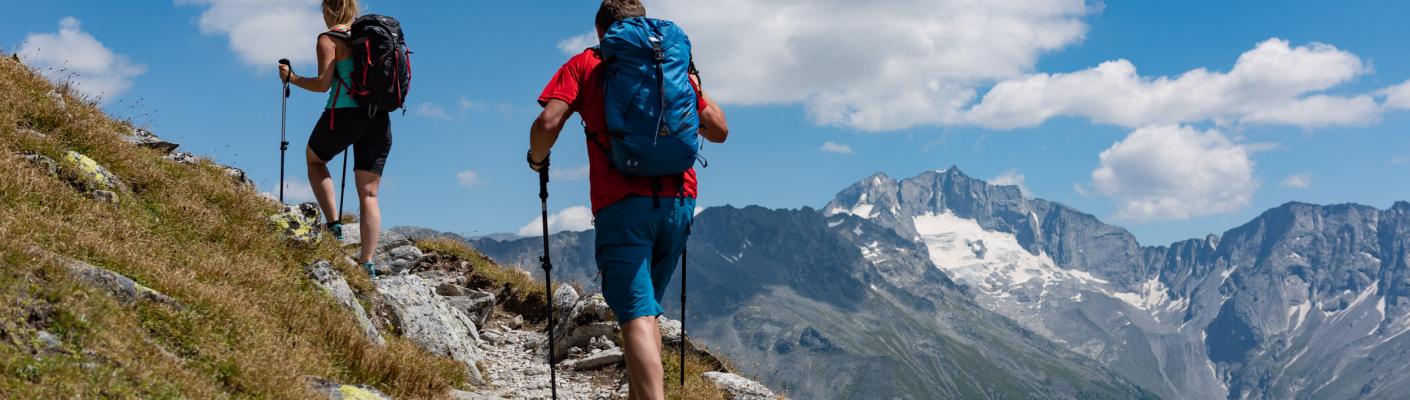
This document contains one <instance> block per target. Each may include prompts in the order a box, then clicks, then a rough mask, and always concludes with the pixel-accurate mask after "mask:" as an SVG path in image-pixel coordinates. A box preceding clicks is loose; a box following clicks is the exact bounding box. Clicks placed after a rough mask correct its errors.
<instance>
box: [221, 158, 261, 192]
mask: <svg viewBox="0 0 1410 400" xmlns="http://www.w3.org/2000/svg"><path fill="white" fill-rule="evenodd" d="M216 166H217V167H220V169H221V170H222V171H225V175H228V176H230V179H233V180H235V183H236V184H237V185H240V187H241V188H244V189H248V190H251V191H254V190H255V181H254V180H252V179H250V175H249V174H246V173H245V170H242V169H239V168H235V167H231V166H228V165H219V164H217V165H216Z"/></svg>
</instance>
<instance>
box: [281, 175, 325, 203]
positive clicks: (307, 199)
mask: <svg viewBox="0 0 1410 400" xmlns="http://www.w3.org/2000/svg"><path fill="white" fill-rule="evenodd" d="M270 189H271V190H270V191H269V195H270V197H273V198H276V199H278V198H279V185H278V184H274V185H271V186H270ZM284 201H285V202H287V203H291V204H298V203H311V202H317V201H318V198H316V197H314V196H313V187H312V186H309V184H308V182H305V181H303V180H297V179H295V180H287V179H286V180H284Z"/></svg>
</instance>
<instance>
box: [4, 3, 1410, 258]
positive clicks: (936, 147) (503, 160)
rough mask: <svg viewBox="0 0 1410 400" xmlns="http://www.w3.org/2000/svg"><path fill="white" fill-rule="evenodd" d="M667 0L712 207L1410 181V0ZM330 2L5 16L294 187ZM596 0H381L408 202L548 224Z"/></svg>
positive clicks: (1377, 200)
mask: <svg viewBox="0 0 1410 400" xmlns="http://www.w3.org/2000/svg"><path fill="white" fill-rule="evenodd" d="M645 3H646V5H647V9H648V13H649V14H650V15H651V16H653V17H661V18H667V19H672V20H674V21H676V22H678V23H679V24H681V25H682V27H683V28H684V29H685V30H686V32H687V33H688V34H689V35H691V38H692V42H693V44H694V49H695V54H696V59H697V61H698V64H700V68H701V70H702V75H703V80H704V84H705V89H706V90H707V91H708V92H710V93H711V95H712V96H713V97H715V98H716V99H717V100H719V101H720V102H721V103H722V105H723V108H724V110H725V112H726V114H727V116H728V118H729V122H730V127H731V131H732V132H731V136H730V140H729V141H728V143H725V144H719V145H715V144H707V145H706V146H705V148H704V150H703V154H704V156H705V157H706V158H708V159H709V161H710V166H709V167H708V168H703V169H700V170H699V174H700V177H701V180H702V182H701V197H700V199H699V204H700V205H701V206H704V207H712V206H721V205H735V206H744V205H761V206H765V207H771V208H799V207H803V206H809V207H814V208H818V207H821V206H822V205H824V204H826V203H827V202H828V201H829V200H830V199H831V198H832V196H833V195H834V194H835V193H836V192H838V191H840V190H842V189H844V188H845V187H847V186H849V185H850V184H852V183H854V182H856V181H858V180H860V179H862V178H864V177H867V176H869V175H871V174H873V173H876V172H884V173H886V174H887V175H889V176H892V177H894V178H898V179H900V178H906V177H911V176H915V175H918V174H919V173H921V172H922V171H926V170H933V169H941V168H946V167H949V166H951V165H956V166H958V167H959V168H960V169H961V170H962V171H964V172H965V173H967V174H969V175H971V176H974V177H977V178H982V179H986V180H989V181H991V182H995V183H1004V184H1016V185H1020V186H1021V187H1022V188H1023V190H1024V191H1025V192H1026V193H1028V195H1030V196H1033V197H1039V198H1044V199H1049V200H1054V201H1058V202H1061V203H1065V204H1068V205H1070V206H1073V207H1076V208H1078V209H1080V210H1083V211H1085V212H1089V213H1092V214H1095V215H1097V216H1099V217H1101V218H1103V219H1104V220H1106V221H1107V222H1110V223H1114V224H1117V225H1120V226H1123V227H1126V228H1128V229H1130V230H1131V231H1132V232H1133V233H1134V234H1136V236H1137V237H1138V238H1139V239H1140V240H1141V242H1142V243H1143V244H1147V245H1160V244H1168V243H1170V242H1172V241H1176V240H1182V239H1185V238H1192V237H1203V236H1204V235H1207V234H1211V233H1215V234H1218V233H1222V232H1224V231H1225V230H1228V229H1231V228H1234V227H1236V226H1239V225H1241V224H1243V223H1246V222H1247V221H1249V220H1250V219H1252V218H1254V217H1256V216H1257V215H1258V214H1259V213H1261V212H1263V211H1264V210H1266V209H1268V208H1272V207H1276V206H1278V205H1280V204H1283V203H1286V202H1290V201H1301V202H1310V203H1317V204H1333V203H1347V202H1354V203H1361V204H1367V205H1372V206H1375V207H1378V208H1382V209H1384V208H1387V207H1389V206H1390V205H1391V204H1392V203H1393V202H1395V201H1397V200H1410V185H1407V183H1410V132H1407V131H1408V130H1410V129H1407V128H1410V53H1407V52H1406V51H1404V49H1405V46H1404V44H1403V40H1404V38H1406V37H1410V24H1405V23H1403V21H1401V18H1400V16H1403V15H1406V13H1407V12H1410V3H1406V2H1401V1H1361V2H1323V1H1303V0H1292V1H1282V2H1229V1H1203V0H1201V1H1186V2H1149V1H1122V2H1110V3H1104V2H1096V1H1086V2H1084V1H1081V0H1009V1H972V0H931V1H922V0H888V1H881V2H855V1H848V0H812V1H802V0H774V1H767V2H760V1H751V0H718V1H711V2H700V1H690V0H647V1H646V2H645ZM318 4H319V2H318V1H317V0H311V1H310V0H298V1H294V0H289V1H285V0H174V1H166V0H153V1H140V2H112V1H87V0H71V1H59V2H5V4H3V5H0V14H2V15H9V16H21V17H22V18H13V17H12V18H8V19H7V23H6V24H3V25H0V49H3V50H4V51H5V52H6V53H19V54H20V55H21V57H22V58H23V59H25V60H26V62H27V63H29V64H30V65H34V66H38V67H40V68H45V71H47V74H48V75H49V76H50V77H51V79H55V80H70V81H73V82H74V83H75V84H76V85H77V87H78V89H79V90H80V91H82V92H83V93H85V94H86V95H89V96H93V97H94V98H97V99H100V101H101V104H102V105H103V107H104V108H105V109H106V110H107V111H108V112H109V113H111V114H113V115H115V116H117V117H119V118H123V119H128V120H131V121H133V122H134V123H136V124H138V125H140V126H145V127H149V128H151V129H152V130H153V131H155V132H156V133H157V134H158V135H161V136H163V137H165V138H167V139H169V140H173V141H175V142H178V143H181V144H182V150H185V151H190V152H193V153H196V154H200V155H204V156H208V157H211V158H214V159H216V160H217V161H219V162H222V163H226V164H230V165H234V166H237V167H240V168H243V169H245V170H246V171H248V172H249V173H250V174H251V175H252V177H254V178H255V180H256V181H257V182H258V183H259V187H260V189H261V190H264V191H270V192H274V191H276V190H277V188H278V182H279V177H278V171H279V168H278V160H279V154H278V141H279V138H278V135H279V117H280V102H279V98H278V97H276V96H277V95H276V93H277V92H279V91H280V83H279V81H278V79H277V77H276V74H275V65H276V64H275V61H276V60H278V59H279V58H286V57H287V58H290V59H292V60H293V62H294V67H295V70H296V71H297V72H299V73H301V74H303V75H312V74H313V73H314V71H313V70H312V69H311V68H310V67H309V66H310V65H311V64H312V61H313V58H314V51H313V43H314V37H315V35H316V34H317V33H318V32H319V31H320V30H322V29H323V28H324V27H323V25H322V22H321V18H320V17H319V13H318ZM596 5H597V3H596V2H592V1H544V2H501V1H493V2H492V1H457V2H431V1H397V2H393V1H388V0H365V1H364V2H363V8H364V9H365V11H367V12H373V13H378V14H386V15H392V16H395V17H397V18H398V19H399V20H401V21H402V24H403V27H404V29H405V32H406V35H407V38H408V43H409V46H410V47H411V49H412V51H414V54H413V56H412V57H413V66H414V70H415V74H414V77H413V85H412V90H411V92H410V93H411V94H410V97H409V99H408V103H409V106H408V110H407V111H406V112H405V114H400V113H398V114H396V115H395V116H394V117H393V122H392V124H393V132H394V133H393V135H394V142H395V144H394V146H393V149H392V153H391V156H390V158H389V160H388V164H387V168H386V171H385V175H384V178H383V182H384V184H383V188H382V191H381V204H382V213H383V218H384V224H385V225H386V226H396V225H416V226H424V227H430V228H435V229H441V230H446V231H454V232H459V233H462V234H467V235H485V234H490V233H500V232H509V233H520V234H536V233H537V232H538V231H537V228H535V226H537V225H535V224H534V221H536V218H537V215H538V211H539V209H538V204H537V203H538V199H537V180H536V176H535V174H534V173H533V172H531V171H529V170H528V169H527V167H526V166H525V163H524V156H523V154H524V151H525V150H526V149H527V146H528V127H529V124H530V123H531V122H532V120H533V118H534V117H535V116H536V114H537V111H538V105H537V104H536V102H535V99H536V98H537V95H538V94H539V92H540V91H541V90H542V89H543V87H544V85H545V84H546V83H547V81H548V79H549V78H550V77H551V76H552V74H553V73H554V71H555V70H556V69H557V68H558V67H559V66H560V65H562V64H563V62H564V61H566V60H567V58H568V57H569V56H570V54H572V53H576V52H579V51H581V50H582V49H583V48H586V47H588V46H591V45H592V44H593V43H595V36H593V35H591V34H590V32H591V29H592V20H593V15H594V12H595V11H596ZM325 100H326V95H325V94H315V93H310V92H302V91H298V90H296V91H295V95H294V96H293V98H291V99H290V101H289V114H290V115H289V123H288V130H289V135H290V142H291V143H293V146H291V147H292V148H293V149H295V151H294V152H293V153H291V157H290V159H291V160H293V162H292V163H290V164H289V171H290V172H289V174H288V175H287V176H288V178H287V179H288V181H289V182H290V184H289V188H288V189H289V193H290V195H291V197H292V198H293V199H296V200H311V198H312V196H311V192H310V191H309V189H308V187H307V183H306V179H305V178H304V174H303V172H304V168H303V165H302V163H301V160H302V156H301V155H302V152H301V151H299V149H302V148H303V144H304V143H306V142H307V138H308V132H310V131H311V130H312V127H313V124H314V123H315V121H316V119H317V117H318V113H319V112H320V111H321V110H320V108H321V107H322V105H323V104H324V101H325ZM568 126H569V128H567V129H565V130H564V133H563V135H562V137H561V138H560V141H559V144H558V146H557V147H556V148H555V151H554V160H553V162H554V167H555V173H554V179H553V183H552V186H551V188H550V190H551V199H550V209H551V212H553V213H554V217H552V218H550V222H551V224H552V225H553V227H554V229H556V230H557V229H564V230H580V229H587V228H589V227H590V223H591V213H590V212H589V211H588V209H587V208H586V207H585V206H586V205H587V202H588V183H587V179H586V176H587V169H586V164H587V163H586V147H585V146H586V145H585V143H584V140H583V136H582V133H581V131H580V130H579V129H577V128H576V127H577V126H578V124H577V122H576V121H573V122H570V123H569V124H568ZM340 161H341V160H334V162H333V163H332V164H331V165H332V166H333V167H334V168H336V167H339V166H341V164H339V162H340ZM334 173H335V174H337V172H336V171H335V172H334ZM350 197H351V195H350ZM352 203H355V201H354V202H352ZM349 208H350V209H351V208H353V207H351V206H350V207H349Z"/></svg>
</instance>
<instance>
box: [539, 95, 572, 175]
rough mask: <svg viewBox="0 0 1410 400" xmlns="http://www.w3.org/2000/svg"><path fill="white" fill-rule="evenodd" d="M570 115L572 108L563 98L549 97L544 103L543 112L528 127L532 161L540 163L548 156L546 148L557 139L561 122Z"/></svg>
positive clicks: (551, 145)
mask: <svg viewBox="0 0 1410 400" xmlns="http://www.w3.org/2000/svg"><path fill="white" fill-rule="evenodd" d="M572 115H573V110H572V108H571V107H569V106H568V103H566V102H564V101H563V100H559V99H550V100H548V103H545V104H544V106H543V112H541V113H539V117H538V118H537V119H535V120H534V125H533V126H531V127H529V157H530V159H531V160H533V161H534V163H537V164H542V163H543V162H544V160H545V159H547V158H548V150H549V149H552V148H553V144H554V143H555V142H557V141H558V134H559V133H560V132H562V131H563V124H564V123H566V122H568V117H569V116H572Z"/></svg>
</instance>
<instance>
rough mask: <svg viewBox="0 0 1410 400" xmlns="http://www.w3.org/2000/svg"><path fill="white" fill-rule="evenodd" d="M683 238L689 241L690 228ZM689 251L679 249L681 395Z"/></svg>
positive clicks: (683, 385)
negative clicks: (686, 269)
mask: <svg viewBox="0 0 1410 400" xmlns="http://www.w3.org/2000/svg"><path fill="white" fill-rule="evenodd" d="M685 237H686V240H687V241H688V240H690V228H686V234H685ZM689 250H690V249H689V247H682V248H681V343H680V351H681V390H682V392H681V393H685V392H684V390H685V277H686V273H685V265H686V258H687V257H689V253H687V251H689Z"/></svg>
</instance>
